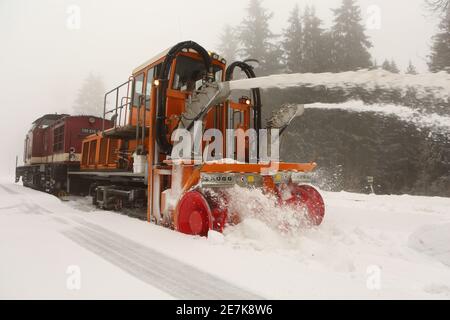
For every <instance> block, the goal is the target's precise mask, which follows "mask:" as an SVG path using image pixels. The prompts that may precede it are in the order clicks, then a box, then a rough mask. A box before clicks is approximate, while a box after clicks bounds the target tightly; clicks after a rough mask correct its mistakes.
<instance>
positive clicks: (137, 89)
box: [133, 73, 144, 107]
mask: <svg viewBox="0 0 450 320" xmlns="http://www.w3.org/2000/svg"><path fill="white" fill-rule="evenodd" d="M143 90H144V74H143V73H141V74H140V75H138V76H137V77H136V78H135V80H134V95H133V107H137V106H138V105H139V101H140V97H141V96H142V95H143V93H144V92H143Z"/></svg>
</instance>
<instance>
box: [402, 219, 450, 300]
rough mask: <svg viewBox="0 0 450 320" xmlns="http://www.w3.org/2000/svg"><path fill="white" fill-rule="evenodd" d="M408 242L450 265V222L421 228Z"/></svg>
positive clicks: (418, 249)
mask: <svg viewBox="0 0 450 320" xmlns="http://www.w3.org/2000/svg"><path fill="white" fill-rule="evenodd" d="M408 244H409V246H410V247H411V248H413V249H415V250H417V251H419V252H421V253H424V254H427V255H429V256H431V257H433V258H435V259H437V260H438V261H441V262H442V263H444V264H446V265H448V266H450V222H449V223H444V224H432V225H426V226H423V227H421V228H419V229H418V230H416V231H415V232H414V233H412V234H411V236H410V237H409V241H408ZM449 292H450V291H449Z"/></svg>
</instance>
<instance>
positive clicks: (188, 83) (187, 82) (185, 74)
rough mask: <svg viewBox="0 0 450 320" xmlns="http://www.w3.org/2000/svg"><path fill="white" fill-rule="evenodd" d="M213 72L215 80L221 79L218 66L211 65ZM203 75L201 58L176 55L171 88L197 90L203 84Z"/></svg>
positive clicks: (203, 67)
mask: <svg viewBox="0 0 450 320" xmlns="http://www.w3.org/2000/svg"><path fill="white" fill-rule="evenodd" d="M213 72H214V76H215V78H216V80H217V79H218V78H220V79H221V75H222V69H221V68H220V67H219V66H216V65H213ZM205 75H206V70H205V64H204V63H203V61H202V60H197V59H193V58H190V57H187V56H178V57H177V59H176V66H175V75H174V78H173V82H172V89H174V90H180V91H194V90H198V89H199V88H200V87H201V86H202V85H203V79H204V77H205Z"/></svg>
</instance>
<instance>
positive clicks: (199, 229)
mask: <svg viewBox="0 0 450 320" xmlns="http://www.w3.org/2000/svg"><path fill="white" fill-rule="evenodd" d="M174 222H175V228H176V230H178V231H180V232H182V233H186V234H192V235H200V236H207V235H208V231H209V230H210V229H212V214H211V208H210V206H209V204H208V201H207V200H206V198H205V197H204V196H203V194H201V193H200V192H198V191H188V192H186V193H185V194H184V195H183V196H182V197H181V199H180V201H179V202H178V205H177V208H176V210H175V216H174Z"/></svg>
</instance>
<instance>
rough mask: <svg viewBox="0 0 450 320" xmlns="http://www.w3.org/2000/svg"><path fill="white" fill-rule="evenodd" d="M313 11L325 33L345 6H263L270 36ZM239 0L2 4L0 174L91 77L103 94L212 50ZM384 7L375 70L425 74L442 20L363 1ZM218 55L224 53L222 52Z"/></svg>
mask: <svg viewBox="0 0 450 320" xmlns="http://www.w3.org/2000/svg"><path fill="white" fill-rule="evenodd" d="M296 3H298V4H299V6H300V8H301V9H302V8H303V7H304V6H305V5H307V4H309V5H311V4H314V5H315V7H316V11H317V15H318V16H319V17H320V18H321V19H322V20H323V21H324V27H328V26H329V25H330V23H331V18H332V11H331V9H332V8H337V7H338V6H339V5H340V4H341V0H314V1H312V0H309V1H300V0H264V1H263V6H264V7H266V8H268V9H269V10H271V11H272V12H273V13H274V17H273V19H272V20H271V29H272V30H273V31H274V32H277V33H280V32H281V31H282V29H283V28H285V27H286V25H287V18H288V15H289V12H290V11H291V10H292V8H293V7H294V5H295V4H296ZM247 4H248V3H247V1H245V0H228V1H212V0H195V1H182V0H179V1H149V0H146V1H145V0H126V1H125V0H108V1H106V0H71V1H64V0H38V1H36V0H34V1H33V0H0V41H1V42H0V88H1V91H0V92H1V96H0V99H1V100H0V101H1V126H0V137H1V138H0V139H1V145H2V151H1V152H0V175H2V176H4V175H5V174H9V175H12V174H13V170H14V164H15V155H16V154H17V155H19V163H20V162H21V158H22V149H23V140H24V137H25V133H26V131H27V130H28V129H29V127H30V125H31V122H32V121H33V120H35V119H36V118H38V117H39V116H41V115H42V114H44V113H54V112H58V113H61V112H67V113H70V112H71V111H72V106H73V102H74V100H75V98H76V94H77V91H78V89H79V88H80V86H81V84H82V82H83V80H84V79H85V78H86V77H87V75H88V74H89V73H90V72H92V73H94V74H97V75H101V76H102V78H103V81H104V83H105V86H106V88H107V89H108V88H112V87H113V86H115V85H117V84H119V83H121V82H123V81H124V80H126V78H127V77H128V76H129V74H130V73H131V71H132V69H133V68H134V67H136V66H138V65H140V64H141V63H142V62H144V61H145V60H147V59H148V58H150V57H152V56H153V55H155V54H156V53H158V52H160V51H162V50H163V49H165V48H167V47H170V46H172V45H174V44H176V43H177V42H179V41H182V40H194V41H196V42H198V43H200V44H201V45H203V46H204V47H206V48H207V49H209V50H215V48H216V47H217V45H218V43H219V39H218V36H219V34H220V33H221V31H222V28H223V26H224V24H226V23H228V24H230V25H232V26H235V25H238V24H239V23H240V22H241V21H242V19H243V17H244V16H245V14H246V11H245V8H246V6H247ZM359 4H360V5H361V8H362V13H363V16H364V17H365V18H366V17H367V8H368V7H370V6H373V5H376V6H378V7H379V8H380V10H381V11H380V13H381V25H380V29H372V30H367V34H368V35H369V36H370V40H371V41H372V43H373V45H374V48H372V50H371V53H372V55H373V57H374V58H376V59H377V61H378V63H381V62H383V60H384V59H385V58H387V59H389V60H390V59H394V60H395V61H396V63H397V64H398V66H399V68H400V69H401V70H402V71H404V70H405V68H406V66H407V63H408V61H409V60H410V59H411V60H412V62H413V64H414V65H415V66H416V67H417V69H418V71H420V72H426V71H427V68H426V58H427V55H428V54H429V47H430V43H431V37H432V35H433V34H434V33H435V31H436V27H437V23H438V19H437V17H435V16H432V15H431V14H430V13H429V12H428V11H427V10H426V9H425V6H424V0H395V1H393V0H359ZM74 5H75V6H78V7H79V8H80V14H81V15H80V17H81V20H80V22H81V23H80V28H79V29H71V28H68V27H67V20H68V18H69V13H68V11H67V10H68V8H70V7H71V6H74ZM219 53H220V52H219Z"/></svg>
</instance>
